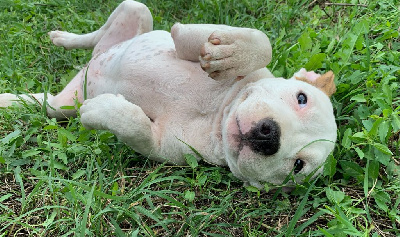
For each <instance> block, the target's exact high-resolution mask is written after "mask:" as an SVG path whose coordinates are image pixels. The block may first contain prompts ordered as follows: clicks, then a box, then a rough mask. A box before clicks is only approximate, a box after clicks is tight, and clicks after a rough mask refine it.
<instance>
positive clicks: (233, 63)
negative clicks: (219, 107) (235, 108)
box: [200, 29, 272, 80]
mask: <svg viewBox="0 0 400 237" xmlns="http://www.w3.org/2000/svg"><path fill="white" fill-rule="evenodd" d="M271 51H272V50H271V46H270V43H269V39H268V37H267V36H266V35H265V34H263V33H262V32H260V31H257V30H252V29H235V30H230V31H215V32H214V33H212V34H211V35H210V37H209V38H208V42H206V43H205V44H204V45H203V47H202V49H201V52H200V64H201V67H202V68H203V70H204V71H206V72H207V73H209V75H210V77H211V78H213V79H216V80H220V79H231V78H236V77H243V76H246V75H247V74H249V73H251V72H253V71H255V70H257V69H260V68H262V67H265V66H266V65H267V64H268V63H269V62H270V60H271Z"/></svg>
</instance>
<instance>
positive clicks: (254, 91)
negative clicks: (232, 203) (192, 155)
mask: <svg viewBox="0 0 400 237" xmlns="http://www.w3.org/2000/svg"><path fill="white" fill-rule="evenodd" d="M333 79H334V75H333V73H332V72H328V73H326V74H324V75H322V76H321V75H319V74H316V73H314V72H307V71H305V70H304V69H302V70H300V71H299V72H298V73H296V74H295V75H294V76H293V78H291V79H289V80H285V79H283V78H266V79H262V80H259V81H257V82H254V83H250V84H248V85H247V86H246V87H245V88H244V89H243V90H242V91H241V92H240V93H239V94H238V96H237V98H236V100H235V101H234V102H233V103H232V105H231V106H230V108H229V109H227V110H226V113H225V118H224V122H223V142H224V146H225V148H224V149H225V153H226V154H227V162H228V164H229V167H230V169H231V171H232V172H233V174H234V175H235V176H237V177H238V178H240V179H242V180H244V181H247V182H248V183H249V184H251V185H253V186H257V187H262V186H263V185H262V184H263V183H265V182H268V183H272V184H277V185H279V184H282V183H283V181H284V180H285V179H286V178H287V176H288V175H290V173H291V172H292V173H293V175H294V178H295V180H296V181H297V182H301V181H302V180H303V179H304V177H306V176H308V175H309V174H310V173H312V172H313V171H317V172H319V171H320V170H321V168H322V165H323V163H324V162H325V160H326V158H327V157H328V155H329V154H330V153H331V152H332V150H333V148H334V143H335V141H336V128H337V127H336V123H335V117H334V115H333V109H332V104H331V102H330V99H329V96H331V95H332V94H333V93H334V92H335V90H336V88H335V84H334V82H333ZM318 169H319V170H318Z"/></svg>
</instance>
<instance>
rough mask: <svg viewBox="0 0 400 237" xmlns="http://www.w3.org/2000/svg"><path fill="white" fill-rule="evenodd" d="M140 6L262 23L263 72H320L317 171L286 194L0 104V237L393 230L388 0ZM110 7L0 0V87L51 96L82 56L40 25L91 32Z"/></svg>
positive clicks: (163, 22) (394, 18) (399, 218)
mask: <svg viewBox="0 0 400 237" xmlns="http://www.w3.org/2000/svg"><path fill="white" fill-rule="evenodd" d="M143 2H144V3H146V4H147V5H148V6H149V8H150V9H151V11H152V13H153V16H154V25H155V29H169V28H170V27H171V26H172V25H173V23H174V22H177V21H179V22H182V23H216V24H229V25H234V26H242V27H253V28H257V29H260V30H262V31H264V32H265V33H267V35H268V36H269V37H270V39H271V42H272V44H273V50H274V52H273V59H272V62H271V63H270V65H269V66H268V68H270V69H271V71H272V72H273V73H274V74H275V75H276V76H285V77H286V76H290V75H292V74H293V73H294V72H295V71H297V70H299V69H300V68H301V67H306V68H307V69H308V70H317V71H319V72H325V71H327V70H333V71H334V73H335V75H336V82H337V87H338V91H337V93H336V94H335V95H334V96H333V98H332V101H333V104H334V108H335V115H336V118H337V124H338V127H339V128H338V142H337V145H336V149H335V151H334V152H333V154H332V155H331V156H330V157H329V158H328V160H327V163H326V166H325V168H324V172H323V174H322V175H321V176H320V177H319V179H317V180H314V181H310V183H305V184H303V185H301V186H298V187H297V188H296V190H294V191H293V192H292V193H291V194H290V195H289V194H285V193H279V192H278V193H273V192H270V193H265V192H259V191H257V190H254V189H252V188H243V187H242V183H241V182H240V181H239V180H237V179H236V178H234V177H233V176H232V175H231V174H230V172H229V171H228V169H227V168H221V167H214V166H210V165H208V164H204V163H200V164H197V163H191V166H187V167H174V166H168V165H165V164H159V163H155V162H152V161H149V160H147V159H146V158H145V157H141V156H140V154H137V153H135V152H134V151H132V150H131V149H129V148H128V147H126V146H125V145H123V144H121V143H120V142H119V141H118V140H117V139H116V138H115V137H114V136H113V135H112V134H110V133H109V132H105V131H88V130H85V129H84V128H83V127H82V125H81V124H80V122H79V119H73V118H71V119H70V120H69V121H67V122H65V123H58V122H56V121H55V120H52V119H49V118H47V117H46V116H45V115H44V114H43V112H42V108H40V107H38V106H35V105H26V106H23V107H13V108H8V109H1V110H0V134H1V135H0V236H20V235H23V236H75V235H76V236H83V235H87V236H399V235H400V197H399V195H400V180H399V173H400V166H399V164H400V158H399V156H400V144H399V134H400V132H399V131H400V118H399V112H400V91H399V90H400V89H399V77H400V59H399V58H400V52H399V51H400V41H399V25H400V17H399V16H400V9H399V5H400V3H399V1H398V0H383V1H380V0H371V1H363V0H360V1H353V0H344V1H333V2H340V3H344V2H346V3H349V4H350V5H348V6H339V5H330V6H324V5H323V4H322V5H318V4H310V3H311V2H312V1H295V0H287V1H265V0H262V1H261V0H259V1H249V0H198V1H187V0H177V1H171V0H158V1H155V0H148V1H145V0H144V1H143ZM317 2H320V1H317ZM322 2H324V1H322ZM357 3H359V4H366V6H356V5H354V4H357ZM117 5H118V3H117V2H115V1H111V0H101V1H100V0H94V1H88V0H86V1H78V0H69V1H66V0H41V1H40V0H38V1H24V0H2V1H0V92H2V93H4V92H16V93H27V92H43V91H50V92H51V93H57V92H58V91H60V90H61V89H62V88H63V87H64V86H65V85H66V84H67V83H68V81H69V80H70V79H71V78H72V77H73V76H74V74H75V73H76V72H77V71H78V70H79V68H80V67H82V66H83V65H84V64H85V63H86V62H87V61H88V60H89V58H90V54H91V52H90V51H84V50H71V51H66V50H64V49H62V48H57V47H55V46H53V45H52V44H51V43H50V41H49V38H48V36H47V34H46V33H47V32H48V31H50V30H55V29H62V30H67V31H72V32H75V33H84V32H90V31H93V30H95V29H97V28H98V27H100V26H101V25H102V24H103V23H104V22H105V21H106V19H107V17H108V15H109V14H110V13H111V11H112V10H113V9H114V8H115V7H116V6H117ZM188 158H189V159H190V157H188Z"/></svg>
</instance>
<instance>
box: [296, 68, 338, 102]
mask: <svg viewBox="0 0 400 237" xmlns="http://www.w3.org/2000/svg"><path fill="white" fill-rule="evenodd" d="M295 79H297V80H299V81H304V82H307V83H308V84H311V85H313V86H315V87H317V88H318V89H320V90H321V91H323V92H324V93H325V94H326V95H327V96H329V97H331V96H332V95H333V94H334V93H335V92H336V85H335V81H334V79H335V75H334V74H333V72H332V71H329V72H327V73H325V74H323V75H321V76H319V77H317V78H316V79H309V78H307V77H297V76H295Z"/></svg>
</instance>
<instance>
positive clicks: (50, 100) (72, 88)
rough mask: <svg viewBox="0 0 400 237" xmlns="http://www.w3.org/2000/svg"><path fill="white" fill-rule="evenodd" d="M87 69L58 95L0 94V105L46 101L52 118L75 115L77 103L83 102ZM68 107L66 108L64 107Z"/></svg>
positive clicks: (64, 117) (40, 103)
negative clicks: (83, 86) (83, 84)
mask: <svg viewBox="0 0 400 237" xmlns="http://www.w3.org/2000/svg"><path fill="white" fill-rule="evenodd" d="M85 72H86V70H85V69H82V70H81V71H80V72H79V73H78V74H77V75H76V76H75V77H74V79H72V81H71V82H70V83H69V84H68V85H67V86H66V87H65V88H64V90H62V91H61V92H60V93H59V94H57V95H56V96H53V95H51V94H50V93H46V94H45V93H37V94H21V95H15V94H10V93H4V94H0V107H9V106H11V105H12V104H14V103H15V104H23V103H28V104H39V105H40V106H43V104H44V103H46V104H45V106H46V110H47V115H48V116H49V117H51V118H56V119H59V120H63V119H66V118H68V117H75V116H76V110H77V106H76V105H77V103H83V100H84V96H83V88H82V83H83V81H84V77H85ZM63 107H66V108H63Z"/></svg>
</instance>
